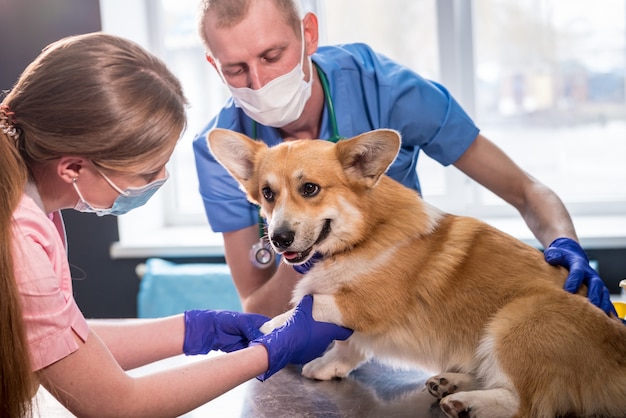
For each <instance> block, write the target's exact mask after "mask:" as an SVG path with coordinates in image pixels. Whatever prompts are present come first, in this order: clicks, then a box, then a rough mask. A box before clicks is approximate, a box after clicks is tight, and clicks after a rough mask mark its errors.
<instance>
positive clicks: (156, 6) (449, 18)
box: [100, 0, 626, 258]
mask: <svg viewBox="0 0 626 418" xmlns="http://www.w3.org/2000/svg"><path fill="white" fill-rule="evenodd" d="M433 1H435V2H436V14H437V35H438V50H439V60H440V62H439V64H440V65H439V68H440V77H439V80H438V81H440V82H441V83H442V84H443V85H445V86H446V88H448V90H449V91H450V92H451V93H452V95H453V96H454V97H455V99H456V100H457V101H458V102H459V103H460V104H461V106H462V107H463V108H464V109H465V110H466V112H467V113H468V114H469V116H470V117H472V118H474V119H475V118H476V114H475V113H476V112H475V94H476V91H475V74H474V69H475V66H474V53H473V51H474V45H473V28H472V22H473V14H472V13H473V1H472V0H433ZM100 3H101V16H102V20H103V30H104V31H107V32H111V33H116V34H118V35H121V36H125V37H127V38H130V39H133V40H135V41H136V42H138V43H139V44H141V45H142V46H144V47H145V48H147V49H148V50H150V51H152V52H153V53H155V54H156V55H157V56H161V57H163V55H164V47H163V40H162V39H161V37H160V34H161V33H163V30H162V25H163V14H162V13H163V12H162V10H160V7H161V3H160V2H158V1H153V0H141V1H135V2H128V1H122V0H101V2H100ZM304 7H306V8H308V9H310V10H313V11H317V12H318V13H319V14H320V15H321V16H320V32H321V41H322V43H323V42H324V39H325V26H324V17H323V14H324V12H325V7H324V4H323V2H321V1H320V0H306V1H305V5H304ZM115 10H124V13H123V14H120V13H116V12H115ZM461 69H462V71H461ZM206 70H207V71H210V68H208V65H207V69H206ZM187 134H188V135H189V134H190V133H187ZM191 134H192V133H191ZM420 158H424V159H425V158H427V156H426V155H425V154H424V153H421V157H420ZM175 170H176V168H175V167H173V168H170V171H172V172H173V174H174V175H176V174H175ZM444 171H445V174H444V176H445V188H446V194H444V195H433V196H428V197H427V198H428V201H429V202H430V203H432V204H433V205H435V206H438V207H440V208H442V209H443V210H446V211H448V212H452V213H459V214H464V215H469V216H474V217H478V218H480V219H483V220H485V221H486V222H488V223H490V224H492V225H494V226H496V227H498V228H500V229H502V230H504V231H505V232H508V233H510V234H512V235H514V236H516V237H518V238H520V239H522V240H523V241H525V242H528V243H530V244H532V245H535V246H538V247H539V246H540V245H539V243H538V242H537V241H536V239H535V238H534V237H533V236H532V234H531V233H530V230H529V229H528V227H527V226H526V224H525V223H524V222H523V220H522V218H521V216H520V215H519V213H517V212H516V211H515V210H514V208H512V207H511V206H510V205H507V204H502V205H485V204H482V203H481V198H480V197H479V191H480V189H479V188H481V187H482V186H480V185H478V184H476V183H474V182H473V181H472V180H471V179H469V178H468V177H467V176H465V175H464V174H463V173H461V172H460V171H459V170H457V169H456V168H454V167H449V168H446V169H445V170H444ZM173 183H174V182H168V183H166V185H165V186H164V187H163V192H162V193H157V195H155V197H154V198H153V199H152V200H151V201H150V202H148V204H146V205H145V206H144V207H142V208H138V209H136V210H134V211H132V212H130V213H129V214H126V215H124V216H121V217H119V232H120V241H119V242H117V243H115V244H114V245H113V246H112V248H111V256H112V257H113V258H126V257H152V256H160V257H177V256H180V257H194V256H199V257H200V256H202V257H204V256H216V255H217V256H219V255H223V241H222V238H221V234H219V233H214V232H213V231H212V230H211V229H210V227H209V225H208V222H207V220H206V218H205V216H204V214H202V216H195V215H194V216H189V215H188V214H185V215H184V219H183V220H179V221H177V220H176V219H177V218H176V217H177V213H176V207H175V205H174V204H173V203H172V202H173V199H174V198H175V190H174V189H173ZM460 196H462V197H461V198H460ZM503 203H504V202H503ZM566 205H567V208H568V210H569V211H570V213H571V215H572V217H573V218H574V221H575V225H576V228H577V231H578V233H579V236H580V238H581V242H582V243H583V244H585V245H586V247H588V248H589V247H591V248H593V247H616V246H626V215H624V214H625V213H626V202H607V204H606V205H604V203H603V208H602V210H601V211H598V205H597V204H593V203H578V202H571V203H566Z"/></svg>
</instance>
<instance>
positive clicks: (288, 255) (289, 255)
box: [283, 251, 300, 260]
mask: <svg viewBox="0 0 626 418" xmlns="http://www.w3.org/2000/svg"><path fill="white" fill-rule="evenodd" d="M299 254H300V253H294V252H293V251H285V252H284V253H283V257H285V258H286V259H287V260H292V259H294V258H297V257H298V255H299Z"/></svg>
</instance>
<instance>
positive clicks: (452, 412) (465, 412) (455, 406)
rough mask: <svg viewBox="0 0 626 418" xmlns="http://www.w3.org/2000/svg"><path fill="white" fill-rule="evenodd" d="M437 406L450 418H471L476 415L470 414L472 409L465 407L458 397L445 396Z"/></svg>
mask: <svg viewBox="0 0 626 418" xmlns="http://www.w3.org/2000/svg"><path fill="white" fill-rule="evenodd" d="M439 406H440V407H441V409H442V410H443V412H444V413H445V414H446V416H448V417H450V418H471V417H475V416H476V415H473V414H472V408H471V407H470V406H469V405H466V404H465V402H464V400H463V399H458V397H453V396H446V397H445V398H443V399H442V400H441V402H439Z"/></svg>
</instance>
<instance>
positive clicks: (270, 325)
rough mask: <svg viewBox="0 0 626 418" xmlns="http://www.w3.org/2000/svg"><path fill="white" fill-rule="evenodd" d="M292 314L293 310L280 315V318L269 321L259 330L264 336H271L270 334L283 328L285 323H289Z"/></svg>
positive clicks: (276, 317)
mask: <svg viewBox="0 0 626 418" xmlns="http://www.w3.org/2000/svg"><path fill="white" fill-rule="evenodd" d="M292 313H293V309H292V310H289V311H287V312H285V313H283V314H280V315H278V316H275V317H274V318H272V319H270V320H269V321H267V322H266V323H264V324H263V325H261V328H259V331H261V332H262V333H263V334H269V333H270V332H272V331H274V330H275V329H276V328H280V327H281V326H283V325H285V323H286V322H287V320H288V319H289V318H291V315H292Z"/></svg>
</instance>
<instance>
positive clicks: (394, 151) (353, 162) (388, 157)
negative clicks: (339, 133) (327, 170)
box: [337, 129, 400, 187]
mask: <svg viewBox="0 0 626 418" xmlns="http://www.w3.org/2000/svg"><path fill="white" fill-rule="evenodd" d="M399 150H400V134H399V133H398V132H397V131H394V130H392V129H378V130H375V131H371V132H366V133H364V134H361V135H359V136H355V137H354V138H351V139H346V140H343V141H339V142H338V143H337V156H338V158H339V161H340V162H341V164H342V166H343V169H344V171H345V172H346V174H347V175H348V176H349V177H350V178H352V179H355V180H357V181H358V182H360V183H363V184H364V185H365V186H366V187H374V186H375V185H376V183H378V180H379V179H380V177H381V176H382V175H383V174H384V173H385V171H387V169H388V168H389V166H390V165H391V163H392V162H393V160H395V158H396V156H397V155H398V151H399Z"/></svg>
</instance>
